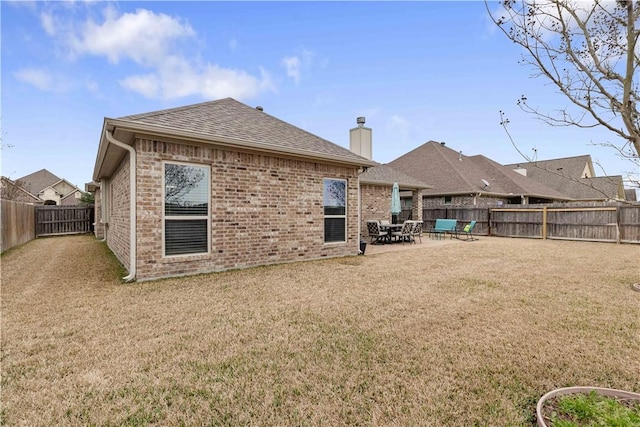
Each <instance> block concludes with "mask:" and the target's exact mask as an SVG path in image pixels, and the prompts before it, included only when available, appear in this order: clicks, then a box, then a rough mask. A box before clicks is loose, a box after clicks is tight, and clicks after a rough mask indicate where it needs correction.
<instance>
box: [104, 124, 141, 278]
mask: <svg viewBox="0 0 640 427" xmlns="http://www.w3.org/2000/svg"><path fill="white" fill-rule="evenodd" d="M105 136H106V138H107V141H108V142H109V143H111V144H113V145H115V146H116V147H120V148H122V149H125V150H127V151H128V152H129V188H130V193H131V194H130V197H129V275H128V276H125V277H123V278H122V280H124V281H125V282H131V281H132V280H134V279H135V277H136V253H137V245H136V227H137V223H136V198H137V191H136V150H134V149H133V147H132V146H130V145H129V144H125V143H124V142H121V141H118V140H117V139H115V138H114V137H113V132H112V131H110V130H106V131H105Z"/></svg>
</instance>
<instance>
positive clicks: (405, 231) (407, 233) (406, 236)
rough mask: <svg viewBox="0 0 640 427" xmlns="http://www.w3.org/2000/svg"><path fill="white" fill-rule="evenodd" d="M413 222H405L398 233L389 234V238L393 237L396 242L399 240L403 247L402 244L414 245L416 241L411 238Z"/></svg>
mask: <svg viewBox="0 0 640 427" xmlns="http://www.w3.org/2000/svg"><path fill="white" fill-rule="evenodd" d="M414 222H415V221H405V222H404V224H402V229H401V230H400V231H394V232H393V233H391V238H394V237H395V238H396V241H397V240H398V239H400V241H401V242H402V244H403V245H404V242H413V243H415V242H416V241H415V239H414V238H413V235H412V234H411V233H412V232H413V224H414Z"/></svg>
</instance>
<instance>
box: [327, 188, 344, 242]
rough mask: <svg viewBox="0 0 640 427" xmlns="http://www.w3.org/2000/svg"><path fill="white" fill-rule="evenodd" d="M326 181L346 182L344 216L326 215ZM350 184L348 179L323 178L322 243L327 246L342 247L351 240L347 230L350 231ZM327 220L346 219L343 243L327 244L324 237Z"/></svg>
mask: <svg viewBox="0 0 640 427" xmlns="http://www.w3.org/2000/svg"><path fill="white" fill-rule="evenodd" d="M326 180H331V181H342V182H344V215H327V214H325V213H324V182H325V181H326ZM348 190H349V183H348V182H347V180H346V179H342V178H323V179H322V242H323V243H324V244H325V245H342V244H344V243H346V242H347V240H348V239H349V236H348V235H347V230H348V229H349V227H348V226H349V224H348V223H349V219H348V213H349V192H348ZM327 218H344V240H342V241H336V242H326V241H325V240H324V236H325V229H324V224H325V222H324V220H325V219H327Z"/></svg>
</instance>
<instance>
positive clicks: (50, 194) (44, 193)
mask: <svg viewBox="0 0 640 427" xmlns="http://www.w3.org/2000/svg"><path fill="white" fill-rule="evenodd" d="M16 182H17V183H19V185H20V186H21V187H22V188H23V189H24V190H25V191H26V192H27V193H29V194H31V195H33V196H35V197H36V198H37V202H36V203H43V204H45V205H79V204H80V198H81V197H82V191H81V190H80V189H79V188H78V187H76V186H75V185H73V184H72V183H70V182H69V181H67V180H66V179H63V178H59V177H57V176H56V175H54V174H52V173H51V172H49V171H48V170H46V169H41V170H39V171H37V172H34V173H31V174H29V175H26V176H23V177H22V178H18V179H17V180H16Z"/></svg>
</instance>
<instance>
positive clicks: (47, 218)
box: [35, 206, 94, 237]
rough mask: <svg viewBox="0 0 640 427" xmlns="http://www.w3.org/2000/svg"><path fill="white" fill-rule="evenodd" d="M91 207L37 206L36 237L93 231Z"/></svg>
mask: <svg viewBox="0 0 640 427" xmlns="http://www.w3.org/2000/svg"><path fill="white" fill-rule="evenodd" d="M93 221H94V218H93V206H37V207H36V227H35V229H36V237H41V236H58V235H62V234H82V233H90V232H92V231H93Z"/></svg>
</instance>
